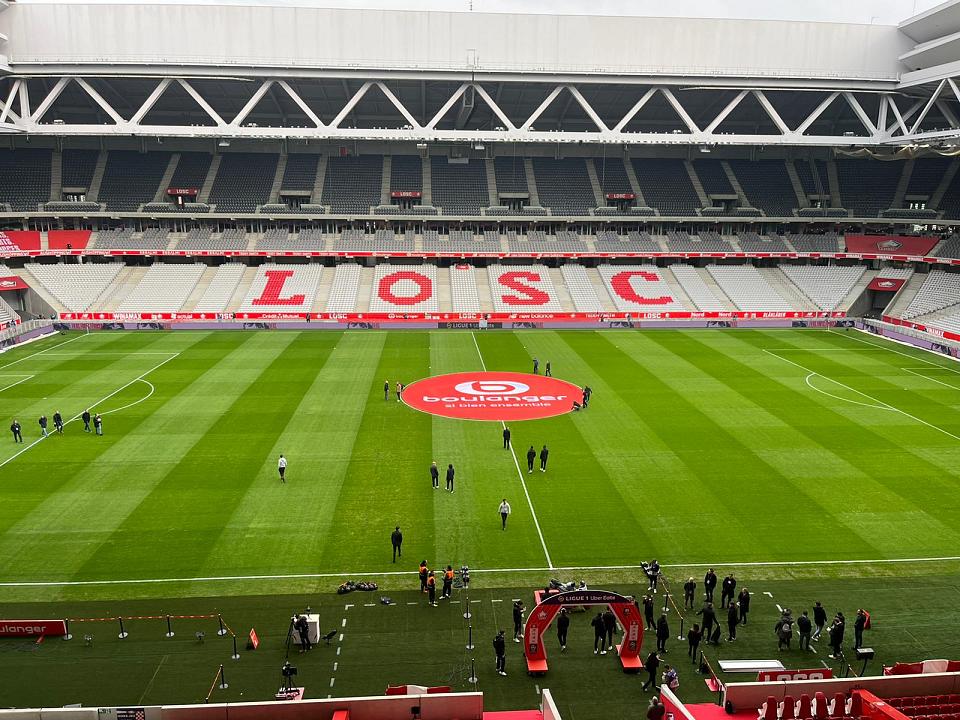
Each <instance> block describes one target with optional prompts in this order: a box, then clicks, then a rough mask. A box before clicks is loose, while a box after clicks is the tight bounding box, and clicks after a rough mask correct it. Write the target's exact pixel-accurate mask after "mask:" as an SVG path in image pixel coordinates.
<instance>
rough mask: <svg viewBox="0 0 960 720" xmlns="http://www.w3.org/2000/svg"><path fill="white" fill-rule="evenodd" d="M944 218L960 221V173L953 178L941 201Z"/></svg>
mask: <svg viewBox="0 0 960 720" xmlns="http://www.w3.org/2000/svg"><path fill="white" fill-rule="evenodd" d="M940 210H942V211H943V217H945V218H947V219H950V220H957V219H960V172H958V173H957V174H956V175H954V176H953V180H951V181H950V184H949V185H948V186H947V190H946V192H945V193H944V194H943V199H942V200H941V201H940Z"/></svg>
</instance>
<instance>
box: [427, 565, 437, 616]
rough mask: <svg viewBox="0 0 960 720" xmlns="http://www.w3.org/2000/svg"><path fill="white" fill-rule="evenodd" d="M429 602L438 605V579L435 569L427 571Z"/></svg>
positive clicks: (434, 605)
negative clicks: (434, 574)
mask: <svg viewBox="0 0 960 720" xmlns="http://www.w3.org/2000/svg"><path fill="white" fill-rule="evenodd" d="M427 604H428V605H432V606H433V607H436V606H437V579H436V578H435V577H434V576H433V570H431V571H430V572H429V573H427Z"/></svg>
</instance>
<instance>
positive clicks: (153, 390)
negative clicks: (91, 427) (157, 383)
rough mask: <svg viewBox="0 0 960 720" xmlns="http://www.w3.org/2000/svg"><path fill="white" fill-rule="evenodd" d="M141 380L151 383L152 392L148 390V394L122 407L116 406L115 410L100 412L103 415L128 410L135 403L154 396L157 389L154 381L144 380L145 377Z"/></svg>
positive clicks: (137, 403)
mask: <svg viewBox="0 0 960 720" xmlns="http://www.w3.org/2000/svg"><path fill="white" fill-rule="evenodd" d="M140 382H142V383H146V384H147V385H149V386H150V392H148V393H147V394H146V395H144V396H143V397H142V398H140V399H139V400H134V401H133V402H132V403H127V404H126V405H124V406H122V407H118V408H114V409H113V410H104V411H103V412H101V413H100V414H101V415H110V414H111V413H117V412H120V411H121V410H126V409H127V408H132V407H133V406H134V405H139V404H140V403H142V402H145V401H146V400H149V399H150V398H151V397H152V396H153V394H154V393H155V392H156V391H157V389H156V388H155V387H154V386H153V383H152V382H150V381H149V380H144V379H143V378H141V379H140Z"/></svg>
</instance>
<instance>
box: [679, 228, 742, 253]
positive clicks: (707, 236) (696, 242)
mask: <svg viewBox="0 0 960 720" xmlns="http://www.w3.org/2000/svg"><path fill="white" fill-rule="evenodd" d="M667 250H668V251H670V252H682V253H690V252H693V253H697V252H702V253H717V252H722V253H729V252H734V249H733V246H732V245H731V244H730V242H729V241H727V240H725V239H724V238H723V237H722V236H721V235H720V234H719V233H716V232H712V231H704V232H701V233H700V234H699V235H698V236H690V235H688V234H687V233H685V232H680V231H678V230H671V231H670V232H668V233H667Z"/></svg>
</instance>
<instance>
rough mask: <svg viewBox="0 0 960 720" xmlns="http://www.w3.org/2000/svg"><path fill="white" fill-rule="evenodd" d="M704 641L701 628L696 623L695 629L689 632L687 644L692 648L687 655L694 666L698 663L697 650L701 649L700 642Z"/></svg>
mask: <svg viewBox="0 0 960 720" xmlns="http://www.w3.org/2000/svg"><path fill="white" fill-rule="evenodd" d="M702 639H703V633H702V632H700V626H699V625H697V624H696V623H694V625H693V627H692V628H690V630H688V631H687V644H688V645H689V646H690V649H689V650H687V655H689V656H690V657H691V658H692V659H693V662H694V664H696V662H697V650H698V649H699V648H700V641H701V640H702Z"/></svg>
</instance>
